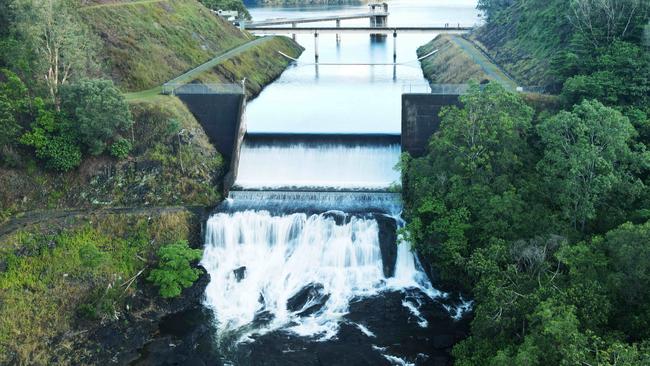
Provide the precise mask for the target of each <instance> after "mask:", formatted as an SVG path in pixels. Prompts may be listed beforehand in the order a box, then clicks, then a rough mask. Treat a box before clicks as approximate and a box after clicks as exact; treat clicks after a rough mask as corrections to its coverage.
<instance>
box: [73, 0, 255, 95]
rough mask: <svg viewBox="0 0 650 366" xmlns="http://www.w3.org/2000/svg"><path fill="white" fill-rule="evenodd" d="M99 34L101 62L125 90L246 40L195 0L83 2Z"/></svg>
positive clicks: (83, 13)
mask: <svg viewBox="0 0 650 366" xmlns="http://www.w3.org/2000/svg"><path fill="white" fill-rule="evenodd" d="M80 14H81V16H82V18H83V19H84V21H85V22H86V23H87V24H88V25H89V26H90V27H91V29H93V30H94V32H95V33H96V34H97V35H98V36H99V37H100V38H101V40H102V51H101V55H102V57H103V63H104V64H105V65H106V68H107V73H108V74H109V76H110V77H111V78H112V79H113V80H114V81H115V82H116V83H117V84H118V85H119V86H120V87H121V88H122V90H123V91H126V92H129V91H142V90H148V89H151V88H155V87H157V86H159V85H161V84H162V83H164V82H166V81H168V80H170V79H172V78H174V77H176V76H178V75H180V74H182V73H184V72H186V71H188V70H190V69H192V68H193V67H196V66H198V65H200V64H202V63H204V62H206V61H208V60H209V59H211V58H212V57H214V55H216V54H221V53H223V52H225V51H226V50H229V49H232V48H234V47H237V46H239V45H241V44H244V43H246V42H247V41H249V40H250V38H251V36H250V35H249V34H248V33H245V32H242V31H240V30H239V29H237V28H235V27H233V26H232V25H230V24H229V23H227V22H226V21H224V20H222V19H221V18H219V17H217V16H214V15H213V14H212V13H210V11H209V10H208V9H206V8H205V7H203V6H202V5H201V4H199V3H198V2H197V1H195V0H174V1H171V0H163V1H151V2H150V1H143V2H133V3H119V4H107V5H101V6H89V7H86V8H82V9H81V11H80Z"/></svg>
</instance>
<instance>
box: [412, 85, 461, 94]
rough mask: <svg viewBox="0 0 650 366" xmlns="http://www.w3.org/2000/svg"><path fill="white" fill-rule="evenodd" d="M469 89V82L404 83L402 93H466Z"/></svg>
mask: <svg viewBox="0 0 650 366" xmlns="http://www.w3.org/2000/svg"><path fill="white" fill-rule="evenodd" d="M467 89H469V84H426V83H421V84H404V85H402V93H420V94H451V95H461V94H465V93H466V92H467Z"/></svg>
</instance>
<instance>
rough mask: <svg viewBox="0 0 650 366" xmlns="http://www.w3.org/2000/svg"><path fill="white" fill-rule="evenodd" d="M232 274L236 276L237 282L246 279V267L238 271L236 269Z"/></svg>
mask: <svg viewBox="0 0 650 366" xmlns="http://www.w3.org/2000/svg"><path fill="white" fill-rule="evenodd" d="M232 272H233V273H234V274H235V279H237V282H239V281H241V280H243V279H244V278H246V266H241V267H239V268H237V269H234V270H233V271H232Z"/></svg>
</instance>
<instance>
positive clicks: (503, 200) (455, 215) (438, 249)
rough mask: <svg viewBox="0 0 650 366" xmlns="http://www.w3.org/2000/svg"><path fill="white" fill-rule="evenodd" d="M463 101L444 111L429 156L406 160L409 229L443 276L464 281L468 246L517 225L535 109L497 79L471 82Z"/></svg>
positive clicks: (510, 233)
mask: <svg viewBox="0 0 650 366" xmlns="http://www.w3.org/2000/svg"><path fill="white" fill-rule="evenodd" d="M461 102H462V107H461V108H457V107H452V108H447V109H445V110H443V112H441V124H440V129H439V131H438V132H436V133H435V134H434V135H433V136H432V137H431V140H430V142H429V152H428V154H427V156H425V157H423V158H419V159H413V160H412V161H410V162H408V161H407V162H406V163H405V164H404V165H405V168H406V169H405V170H406V171H405V177H406V182H405V192H406V193H405V196H406V201H407V205H406V209H407V215H406V216H407V217H408V219H409V224H408V226H407V228H406V229H407V231H408V234H409V238H410V239H411V240H412V241H413V242H414V243H415V247H416V248H417V249H418V251H419V252H421V253H423V254H425V255H426V256H427V258H428V259H429V260H432V261H433V262H434V263H435V265H436V267H437V269H438V270H440V276H441V278H442V279H443V280H449V281H454V282H456V283H458V282H463V285H465V286H467V285H469V283H467V282H464V281H462V280H460V279H465V278H466V276H464V275H463V274H464V273H465V271H466V268H465V267H466V266H465V261H466V259H467V258H468V257H469V256H470V255H471V253H472V251H473V250H474V249H476V248H477V247H480V246H483V245H485V243H487V242H489V241H490V240H491V239H492V237H494V236H498V237H501V238H511V237H514V236H516V232H517V231H518V229H519V228H520V226H521V225H520V222H521V218H522V217H523V216H524V215H523V214H522V211H524V210H525V205H524V204H523V201H522V197H521V194H520V192H519V190H518V189H517V187H516V185H518V180H519V179H520V178H521V176H522V175H524V174H525V172H526V171H528V170H529V169H528V168H527V166H528V165H529V164H526V161H528V160H529V158H528V151H529V148H528V146H527V135H528V133H529V132H530V131H531V120H532V110H531V108H529V107H528V106H526V105H525V103H524V102H523V101H522V100H521V98H520V96H518V95H517V94H514V93H510V92H508V91H506V90H505V89H504V88H503V87H502V86H500V85H499V84H497V83H489V84H487V85H485V86H484V87H483V88H481V87H480V86H479V85H473V86H472V87H471V88H470V90H469V92H468V93H467V95H463V96H462V97H461ZM459 280H460V281H459Z"/></svg>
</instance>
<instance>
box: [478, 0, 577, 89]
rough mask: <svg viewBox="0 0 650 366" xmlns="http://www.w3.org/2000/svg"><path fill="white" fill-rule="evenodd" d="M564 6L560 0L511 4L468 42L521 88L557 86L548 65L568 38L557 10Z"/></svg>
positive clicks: (494, 16)
mask: <svg viewBox="0 0 650 366" xmlns="http://www.w3.org/2000/svg"><path fill="white" fill-rule="evenodd" d="M565 7H566V2H565V1H563V0H551V1H517V2H513V5H512V6H509V7H507V8H506V9H503V10H500V11H499V12H498V13H496V12H495V14H494V15H493V19H492V20H491V21H489V22H488V23H487V24H486V25H485V26H483V27H481V28H480V29H478V30H477V31H476V32H475V33H473V34H472V35H471V39H472V40H473V41H474V42H475V43H476V44H477V45H478V46H479V47H481V48H483V50H484V51H485V52H486V53H488V54H489V55H490V56H491V57H492V58H493V59H494V60H496V61H497V62H498V63H499V64H500V65H501V66H502V67H503V68H504V69H505V70H506V71H507V72H508V73H510V74H511V75H512V76H513V77H514V78H515V79H516V80H518V81H520V83H521V85H530V86H533V85H550V84H554V83H557V82H558V81H559V80H558V78H557V76H556V75H554V74H553V72H552V70H551V62H552V60H553V59H554V58H556V57H557V56H558V55H560V53H561V52H562V51H563V50H564V49H565V47H566V46H567V45H568V43H569V41H570V37H571V32H570V27H569V24H568V19H567V17H565V16H562V15H561V11H559V10H558V9H565ZM532 14H534V16H531V15H532Z"/></svg>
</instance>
